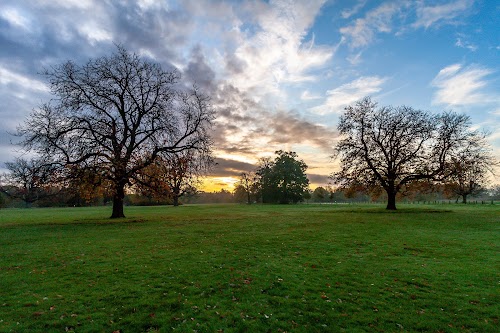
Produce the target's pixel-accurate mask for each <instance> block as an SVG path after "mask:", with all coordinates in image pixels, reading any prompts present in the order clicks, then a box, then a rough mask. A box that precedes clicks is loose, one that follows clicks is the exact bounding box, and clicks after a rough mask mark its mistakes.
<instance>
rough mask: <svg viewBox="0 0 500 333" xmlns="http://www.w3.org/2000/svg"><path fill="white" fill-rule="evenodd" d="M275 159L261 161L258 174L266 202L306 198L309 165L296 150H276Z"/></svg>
mask: <svg viewBox="0 0 500 333" xmlns="http://www.w3.org/2000/svg"><path fill="white" fill-rule="evenodd" d="M276 154H277V155H278V156H277V157H276V158H275V159H274V161H272V160H270V159H264V160H261V161H260V165H259V168H258V169H257V172H256V175H257V176H258V178H259V180H258V181H259V185H260V186H259V187H260V190H261V195H262V202H264V203H281V204H288V203H297V202H300V201H303V200H304V193H305V192H306V191H308V187H309V180H308V179H307V176H306V174H305V171H306V170H307V165H306V164H305V162H304V161H302V160H299V159H298V156H297V154H296V153H295V152H286V151H283V150H279V151H276Z"/></svg>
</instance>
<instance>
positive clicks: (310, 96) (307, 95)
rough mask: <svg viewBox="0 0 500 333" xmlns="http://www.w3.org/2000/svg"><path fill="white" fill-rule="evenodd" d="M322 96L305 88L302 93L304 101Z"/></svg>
mask: <svg viewBox="0 0 500 333" xmlns="http://www.w3.org/2000/svg"><path fill="white" fill-rule="evenodd" d="M320 98H321V96H320V95H317V94H312V93H311V92H310V91H309V90H307V89H306V90H304V91H303V92H302V94H301V95H300V99H301V100H303V101H311V100H315V99H320Z"/></svg>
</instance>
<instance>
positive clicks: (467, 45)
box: [455, 36, 478, 52]
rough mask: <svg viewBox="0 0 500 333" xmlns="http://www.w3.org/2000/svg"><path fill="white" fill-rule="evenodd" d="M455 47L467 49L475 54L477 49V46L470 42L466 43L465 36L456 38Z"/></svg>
mask: <svg viewBox="0 0 500 333" xmlns="http://www.w3.org/2000/svg"><path fill="white" fill-rule="evenodd" d="M455 46H456V47H460V48H463V49H468V50H470V51H472V52H476V51H477V49H478V46H477V45H474V44H472V43H471V42H469V41H467V40H466V39H465V36H460V37H457V40H456V42H455Z"/></svg>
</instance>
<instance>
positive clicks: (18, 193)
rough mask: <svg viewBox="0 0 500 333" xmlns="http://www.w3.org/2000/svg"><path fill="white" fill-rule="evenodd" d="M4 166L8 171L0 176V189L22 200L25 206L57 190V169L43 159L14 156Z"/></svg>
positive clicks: (53, 193) (9, 195)
mask: <svg viewBox="0 0 500 333" xmlns="http://www.w3.org/2000/svg"><path fill="white" fill-rule="evenodd" d="M5 166H6V167H7V169H8V170H9V172H8V173H6V174H4V175H3V176H2V181H1V184H0V191H1V192H2V193H4V194H5V195H7V196H8V197H10V198H13V199H20V200H22V201H24V203H25V204H26V206H27V207H29V206H31V205H32V204H33V203H34V202H36V201H38V200H41V199H44V198H47V197H49V196H54V195H56V194H57V193H58V192H59V189H58V188H56V187H55V184H56V179H57V171H56V169H55V168H54V167H53V166H52V165H51V164H50V163H47V162H45V161H44V160H41V159H36V158H32V159H29V160H27V159H24V158H16V159H15V160H14V161H13V162H6V163H5Z"/></svg>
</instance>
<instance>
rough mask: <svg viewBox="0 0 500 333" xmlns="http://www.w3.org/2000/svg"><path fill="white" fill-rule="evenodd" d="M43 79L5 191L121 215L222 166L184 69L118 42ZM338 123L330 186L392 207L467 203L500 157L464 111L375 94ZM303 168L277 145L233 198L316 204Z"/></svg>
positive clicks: (192, 186) (206, 101)
mask: <svg viewBox="0 0 500 333" xmlns="http://www.w3.org/2000/svg"><path fill="white" fill-rule="evenodd" d="M43 75H44V76H45V77H46V79H47V81H48V83H49V86H50V91H51V93H52V95H53V98H52V99H51V100H50V101H49V102H47V103H45V104H42V105H41V106H40V107H39V108H37V109H35V110H34V111H33V112H32V113H31V114H30V115H29V116H28V118H27V119H26V121H25V122H24V123H23V124H21V125H20V126H19V127H18V130H17V135H18V136H19V137H20V138H21V143H20V144H21V146H22V148H23V149H24V150H25V151H26V156H31V157H30V158H18V159H16V160H14V161H13V162H9V163H6V167H7V169H9V171H10V172H9V173H7V174H5V175H3V176H2V179H1V182H0V191H1V192H2V193H3V194H4V196H7V197H9V198H12V199H20V200H23V201H24V202H25V203H26V204H27V205H29V204H32V203H33V202H36V201H38V200H42V199H43V200H49V198H55V197H58V196H61V194H62V193H63V195H64V196H66V197H68V196H71V197H73V198H78V200H81V201H83V202H91V201H92V200H95V198H96V197H102V198H108V199H109V201H111V202H112V214H111V217H112V218H120V217H124V216H125V215H124V209H123V206H124V200H125V197H126V190H127V189H131V190H132V191H131V192H133V193H135V194H137V195H139V196H141V197H144V198H149V201H151V202H152V201H156V202H168V203H172V204H174V205H178V204H179V199H180V198H181V197H183V196H189V195H192V194H193V193H195V192H196V188H197V185H199V183H200V179H201V177H203V176H204V175H206V174H207V173H208V172H209V171H210V169H211V167H212V166H213V155H212V150H213V141H212V139H211V136H210V130H211V126H212V123H213V120H214V119H215V112H214V110H213V108H212V106H211V105H210V98H209V96H207V95H206V94H204V93H203V92H201V91H200V90H199V89H198V88H197V87H196V86H194V87H191V88H188V87H186V85H185V84H183V82H182V80H181V75H180V73H179V72H178V71H177V70H175V69H169V70H165V69H163V68H162V67H161V66H160V65H159V64H158V63H155V62H152V61H150V60H147V59H144V58H141V57H139V56H138V55H137V54H135V53H131V52H128V51H127V50H126V49H125V48H123V47H122V46H117V48H116V50H115V52H113V53H112V54H111V55H109V56H103V57H100V58H96V59H90V60H89V61H88V62H87V63H86V64H84V65H78V64H75V63H73V62H72V61H68V62H65V63H63V64H60V65H58V66H53V67H51V68H49V69H46V70H44V72H43ZM337 129H338V132H339V134H340V139H339V140H338V142H337V143H336V144H335V145H334V147H332V149H333V152H334V153H333V156H332V157H334V158H336V159H337V160H338V161H339V162H340V170H339V171H338V172H334V173H332V174H331V175H330V178H331V180H332V182H333V183H334V184H335V185H336V186H337V187H338V188H340V189H342V190H343V191H344V192H345V193H360V192H362V193H366V194H369V195H371V196H377V195H378V196H380V193H382V192H383V193H384V194H385V197H386V198H387V209H389V210H394V209H396V198H397V197H398V196H404V195H406V194H407V193H412V192H416V191H417V192H418V191H422V190H429V189H432V188H436V187H439V188H440V189H442V190H443V191H448V192H449V193H454V194H455V195H459V196H461V197H462V200H463V202H466V200H467V196H469V195H474V194H476V193H478V191H481V190H482V189H483V188H484V184H485V182H486V179H487V174H488V173H491V172H492V171H493V166H494V165H497V162H496V161H495V159H494V157H493V155H492V152H491V148H490V147H489V146H488V144H487V142H486V136H485V134H484V133H480V132H479V131H477V130H472V129H471V123H470V118H469V117H467V116H466V115H463V114H457V113H454V112H444V113H441V114H431V113H429V112H425V111H421V110H416V109H414V108H412V107H409V106H398V107H392V106H381V107H379V106H378V105H377V104H376V103H375V102H373V101H372V100H371V99H370V98H369V97H366V98H364V99H362V100H360V101H358V102H356V103H355V104H354V105H350V106H348V107H346V109H345V111H344V113H343V114H342V116H341V118H340V122H339V125H338V128H337ZM306 170H307V165H306V164H305V163H304V161H302V160H300V159H299V158H298V156H297V154H296V153H295V152H287V151H282V150H280V151H277V152H276V158H275V159H271V158H263V159H261V160H259V162H258V166H257V168H256V170H254V171H253V172H248V173H243V174H242V175H241V178H240V181H239V183H238V185H237V186H236V189H235V193H234V195H235V196H241V195H243V196H244V197H245V199H246V202H247V203H253V202H262V203H281V204H287V203H298V202H302V201H304V200H308V199H309V197H310V196H311V193H310V191H309V189H308V188H309V180H308V179H307V176H306V173H305V172H306ZM75 200H76V199H75Z"/></svg>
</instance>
